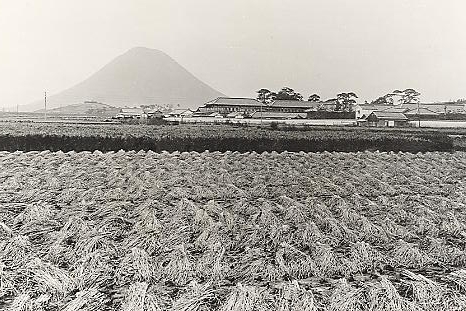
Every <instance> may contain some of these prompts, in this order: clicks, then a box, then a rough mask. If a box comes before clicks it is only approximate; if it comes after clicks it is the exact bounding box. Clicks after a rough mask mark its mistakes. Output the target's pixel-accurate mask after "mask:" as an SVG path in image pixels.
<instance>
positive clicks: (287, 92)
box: [257, 87, 358, 111]
mask: <svg viewBox="0 0 466 311" xmlns="http://www.w3.org/2000/svg"><path fill="white" fill-rule="evenodd" d="M356 98H358V96H357V95H356V94H355V93H353V92H349V93H340V94H337V97H336V98H330V99H327V100H325V102H334V103H335V109H334V110H335V111H351V107H352V105H353V104H355V103H356ZM257 100H259V101H260V102H262V103H265V104H268V103H271V102H272V101H274V100H297V101H302V100H303V96H302V95H301V94H300V93H298V92H295V91H294V90H293V89H292V88H289V87H283V88H282V89H281V90H279V91H278V92H272V91H270V90H268V89H260V90H258V91H257ZM307 101H310V102H321V97H320V95H318V94H315V93H314V94H311V95H309V97H308V98H307Z"/></svg>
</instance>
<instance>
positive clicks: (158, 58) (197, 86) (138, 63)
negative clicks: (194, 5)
mask: <svg viewBox="0 0 466 311" xmlns="http://www.w3.org/2000/svg"><path fill="white" fill-rule="evenodd" d="M222 95H223V94H222V93H220V92H218V91H216V90H214V89H213V88H211V87H210V86H208V85H207V84H205V83H204V82H202V81H201V80H199V79H197V78H196V77H195V76H194V75H192V74H191V73H189V72H188V71H187V70H186V69H184V68H183V67H182V66H181V65H179V64H178V63H177V62H176V61H175V60H173V59H172V58H171V57H170V56H168V55H167V54H165V53H163V52H161V51H158V50H154V49H148V48H142V47H139V48H133V49H131V50H129V51H128V52H126V53H125V54H123V55H120V56H118V57H117V58H115V59H114V60H113V61H111V62H110V63H108V64H107V65H105V66H104V67H103V68H102V69H100V70H99V71H97V72H96V73H95V74H93V75H92V76H91V77H89V78H88V79H86V80H84V81H83V82H81V83H79V84H77V85H75V86H73V87H71V88H69V89H67V90H65V91H63V92H61V93H58V94H56V95H52V96H50V97H48V98H47V106H48V107H50V108H55V107H58V106H59V105H69V104H77V103H82V102H83V101H86V100H93V101H99V102H102V103H106V104H109V105H112V106H117V107H123V106H139V105H142V104H145V105H147V104H160V105H164V104H170V105H173V106H177V105H180V107H190V108H194V107H197V106H199V105H201V104H203V103H204V102H206V101H209V100H211V99H213V98H216V97H218V96H222ZM42 107H43V102H42V101H38V102H36V103H35V104H34V105H33V106H32V107H31V109H38V108H42Z"/></svg>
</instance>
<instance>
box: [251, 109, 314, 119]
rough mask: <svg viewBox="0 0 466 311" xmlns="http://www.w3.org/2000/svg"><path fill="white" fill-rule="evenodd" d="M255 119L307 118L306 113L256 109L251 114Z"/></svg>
mask: <svg viewBox="0 0 466 311" xmlns="http://www.w3.org/2000/svg"><path fill="white" fill-rule="evenodd" d="M251 118H253V119H265V120H267V119H281V120H290V119H305V118H306V114H305V113H298V112H276V111H263V112H260V111H256V112H255V113H253V114H252V115H251Z"/></svg>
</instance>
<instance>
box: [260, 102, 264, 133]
mask: <svg viewBox="0 0 466 311" xmlns="http://www.w3.org/2000/svg"><path fill="white" fill-rule="evenodd" d="M263 104H264V103H261V128H262V105H263Z"/></svg>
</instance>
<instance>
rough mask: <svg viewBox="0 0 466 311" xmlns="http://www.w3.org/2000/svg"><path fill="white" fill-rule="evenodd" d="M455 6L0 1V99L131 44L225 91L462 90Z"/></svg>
mask: <svg viewBox="0 0 466 311" xmlns="http://www.w3.org/2000/svg"><path fill="white" fill-rule="evenodd" d="M465 12H466V2H465V1H463V0H443V1H434V0H351V1H349V0H325V1H324V0H321V1H317V0H315V1H314V0H299V1H297V0H295V1H293V0H291V1H290V0H287V1H285V0H282V1H278V0H260V1H259V0H256V1H255V0H234V1H232V0H228V1H223V0H222V1H220V0H196V1H192V0H170V1H168V0H163V1H161V0H33V1H25V0H0V106H13V105H16V104H27V103H30V102H31V101H34V100H36V99H40V98H41V97H42V96H43V95H42V94H43V91H44V90H47V91H48V92H49V93H51V94H53V93H57V92H59V91H62V90H63V89H65V88H68V87H70V86H73V85H74V84H76V83H78V82H80V81H82V80H84V79H85V78H87V77H89V76H90V75H91V74H92V73H94V72H95V71H96V70H98V69H100V68H101V67H102V66H103V65H105V64H106V63H107V62H109V61H111V60H112V59H113V58H114V57H116V56H118V55H120V54H123V53H124V52H126V51H127V50H129V49H130V48H132V47H135V46H145V47H149V48H155V49H159V50H162V51H164V52H165V53H167V54H169V55H170V56H171V57H173V58H174V59H175V60H176V61H178V62H179V63H180V64H182V65H183V66H184V67H185V68H186V69H188V70H189V71H191V72H192V73H193V74H194V75H195V76H197V77H198V78H200V79H201V80H203V81H204V82H206V83H207V84H209V85H211V86H212V87H214V88H216V89H217V90H219V91H221V92H223V93H225V94H227V95H229V96H250V97H254V96H255V91H256V90H257V89H259V88H262V87H266V88H270V89H272V90H277V89H279V88H281V87H282V86H289V87H292V88H294V89H295V90H297V91H299V92H301V93H302V94H303V95H305V96H307V95H309V94H310V93H314V92H315V93H318V94H321V95H322V97H323V98H330V97H333V96H334V95H335V94H336V93H338V92H342V91H353V92H356V93H357V94H358V95H359V96H360V98H361V99H362V100H366V99H367V100H371V99H374V98H376V97H378V96H380V95H383V94H384V93H387V92H389V91H392V90H394V89H404V88H415V89H416V90H418V91H420V92H421V93H422V99H423V100H425V101H438V100H449V99H458V98H466V35H465V29H466V18H464V13H465Z"/></svg>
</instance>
